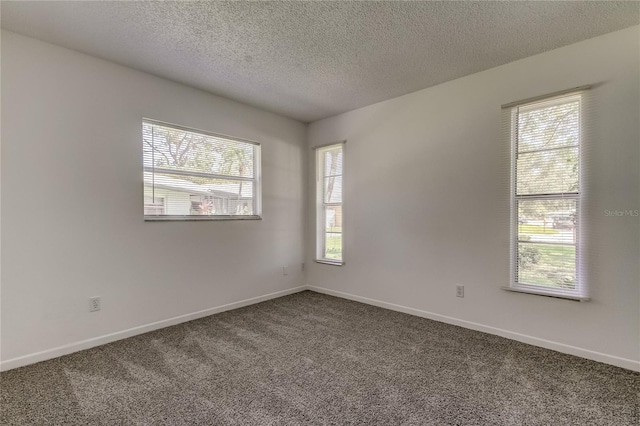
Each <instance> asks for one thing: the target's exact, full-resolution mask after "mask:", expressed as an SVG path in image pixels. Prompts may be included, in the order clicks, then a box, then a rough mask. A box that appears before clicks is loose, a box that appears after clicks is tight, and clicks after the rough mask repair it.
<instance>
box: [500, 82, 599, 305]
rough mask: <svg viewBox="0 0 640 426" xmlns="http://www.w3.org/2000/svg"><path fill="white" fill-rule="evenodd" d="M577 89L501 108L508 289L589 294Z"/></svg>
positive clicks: (575, 295)
mask: <svg viewBox="0 0 640 426" xmlns="http://www.w3.org/2000/svg"><path fill="white" fill-rule="evenodd" d="M582 98H583V96H582V94H581V92H577V93H570V94H563V95H561V96H553V97H551V98H548V99H542V100H536V101H533V102H528V103H524V104H520V105H515V106H510V107H508V108H506V113H507V114H508V116H509V121H510V123H511V126H510V128H511V153H512V156H511V169H512V178H511V183H512V184H511V225H510V227H511V287H510V288H511V289H513V290H517V291H524V292H529V293H538V294H543V295H551V296H560V297H567V298H574V299H586V298H587V292H586V280H585V278H586V277H584V273H583V271H582V267H581V266H582V254H583V251H584V244H583V241H582V238H581V235H582V221H581V219H582V214H581V208H582V205H581V201H582V199H583V195H584V190H583V189H584V188H583V187H582V185H581V173H582V161H581V154H582V146H581V145H582V120H583V117H582V114H581V110H582Z"/></svg>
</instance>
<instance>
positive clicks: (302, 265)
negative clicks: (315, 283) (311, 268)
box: [300, 262, 304, 272]
mask: <svg viewBox="0 0 640 426" xmlns="http://www.w3.org/2000/svg"><path fill="white" fill-rule="evenodd" d="M300 270H301V271H302V272H304V262H302V263H301V264H300Z"/></svg>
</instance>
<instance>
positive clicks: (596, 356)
mask: <svg viewBox="0 0 640 426" xmlns="http://www.w3.org/2000/svg"><path fill="white" fill-rule="evenodd" d="M304 290H311V291H315V292H317V293H323V294H328V295H331V296H336V297H340V298H343V299H348V300H354V301H356V302H361V303H366V304H368V305H373V306H378V307H381V308H385V309H390V310H392V311H397V312H403V313H406V314H410V315H415V316H418V317H422V318H427V319H431V320H435V321H439V322H444V323H447V324H452V325H457V326H460V327H464V328H468V329H471V330H476V331H481V332H484V333H489V334H494V335H497V336H501V337H505V338H507V339H511V340H516V341H518V342H522V343H527V344H530V345H534V346H539V347H542V348H546V349H551V350H554V351H558V352H562V353H566V354H570V355H575V356H578V357H581V358H586V359H590V360H593V361H598V362H603V363H605V364H610V365H615V366H617V367H622V368H626V369H628V370H633V371H640V362H638V361H634V360H632V359H626V358H620V357H616V356H613V355H608V354H603V353H600V352H595V351H590V350H588V349H583V348H578V347H575V346H570V345H565V344H563V343H558V342H553V341H550V340H545V339H540V338H537V337H532V336H528V335H525V334H520V333H515V332H512V331H508V330H504V329H501V328H496V327H491V326H487V325H483V324H478V323H475V322H472V321H465V320H461V319H458V318H453V317H449V316H446V315H440V314H435V313H432V312H427V311H423V310H421V309H415V308H409V307H407V306H402V305H397V304H394V303H388V302H383V301H381V300H376V299H370V298H368V297H363V296H356V295H354V294H350V293H344V292H341V291H336V290H330V289H326V288H323V287H316V286H310V285H304V286H299V287H294V288H290V289H287V290H282V291H277V292H275V293H270V294H265V295H263V296H258V297H252V298H250V299H245V300H240V301H238V302H233V303H228V304H226V305H222V306H217V307H213V308H209V309H204V310H202V311H198V312H193V313H190V314H185V315H180V316H177V317H174V318H169V319H166V320H162V321H157V322H154V323H151V324H146V325H141V326H138V327H133V328H130V329H128V330H122V331H118V332H115V333H110V334H106V335H103V336H98V337H94V338H91V339H86V340H82V341H79V342H75V343H70V344H67V345H63V346H59V347H56V348H52V349H47V350H45V351H41V352H36V353H33V354H28V355H24V356H20V357H17V358H12V359H8V360H6V361H2V362H0V371H7V370H11V369H13V368H18V367H23V366H25V365H29V364H34V363H36V362H40V361H46V360H48V359H53V358H57V357H60V356H63V355H68V354H71V353H74V352H78V351H82V350H85V349H90V348H93V347H95V346H100V345H104V344H107V343H111V342H115V341H116V340H121V339H126V338H128V337H132V336H136V335H138V334H143V333H147V332H149V331H154V330H158V329H161V328H165V327H169V326H172V325H176V324H180V323H183V322H187V321H192V320H195V319H198V318H203V317H206V316H209V315H213V314H216V313H219V312H224V311H229V310H231V309H237V308H242V307H244V306H249V305H253V304H256V303H260V302H264V301H266V300H270V299H275V298H278V297H282V296H286V295H289V294H293V293H298V292H301V291H304Z"/></svg>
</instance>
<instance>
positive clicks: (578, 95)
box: [502, 86, 590, 301]
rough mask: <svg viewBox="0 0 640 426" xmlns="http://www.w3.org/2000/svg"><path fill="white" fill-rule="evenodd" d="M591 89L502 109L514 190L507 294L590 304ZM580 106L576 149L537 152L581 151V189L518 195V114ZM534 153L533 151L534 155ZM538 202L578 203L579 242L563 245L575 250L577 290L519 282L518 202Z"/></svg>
mask: <svg viewBox="0 0 640 426" xmlns="http://www.w3.org/2000/svg"><path fill="white" fill-rule="evenodd" d="M589 88H590V87H589V86H582V87H579V88H575V89H571V90H567V91H562V92H556V93H554V94H550V95H545V96H539V97H536V98H531V99H527V100H524V101H520V102H514V103H511V104H508V105H503V106H502V108H503V109H504V110H505V111H506V115H507V116H508V118H505V119H506V120H508V129H509V142H510V143H509V156H510V186H509V200H510V221H509V227H510V244H509V246H510V251H509V259H510V276H509V286H508V287H503V289H505V290H509V291H515V292H520V293H528V294H535V295H541V296H551V297H557V298H563V299H570V300H578V301H587V300H589V296H588V288H587V283H586V281H587V280H586V274H585V272H584V261H583V259H584V253H585V246H584V233H585V220H584V217H585V214H584V204H585V203H584V199H585V184H584V181H585V179H584V175H585V170H584V168H585V160H584V152H585V115H584V110H585V107H584V103H585V91H586V90H587V89H589ZM575 101H577V102H578V142H577V144H576V145H573V146H572V145H567V146H561V147H551V148H547V149H539V150H535V151H536V152H537V151H540V152H543V151H551V150H559V149H571V148H572V147H573V148H577V150H578V155H577V157H578V187H577V190H576V191H570V192H562V193H560V192H556V193H536V194H518V193H517V184H518V180H517V178H518V174H517V161H518V154H522V153H519V152H518V141H519V139H518V124H519V123H518V119H519V117H518V114H519V113H520V112H521V110H522V109H525V110H526V109H535V107H536V106H538V105H545V104H546V105H545V106H552V105H554V104H557V105H562V104H565V103H570V102H575ZM532 152H533V151H532ZM523 200H526V201H535V200H574V201H575V203H576V207H575V226H574V228H575V242H574V243H573V244H568V243H559V244H560V245H563V246H571V245H573V246H575V288H574V289H573V290H567V289H559V288H558V289H555V288H553V287H547V286H543V285H536V284H531V283H525V282H518V270H517V268H518V243H519V242H520V240H519V224H520V223H519V213H518V202H520V201H523Z"/></svg>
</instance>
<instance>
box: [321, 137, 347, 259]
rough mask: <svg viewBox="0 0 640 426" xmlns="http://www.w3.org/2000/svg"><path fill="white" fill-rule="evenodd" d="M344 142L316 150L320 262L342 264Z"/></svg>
mask: <svg viewBox="0 0 640 426" xmlns="http://www.w3.org/2000/svg"><path fill="white" fill-rule="evenodd" d="M343 162H344V142H341V143H338V144H334V145H329V146H324V147H320V148H317V149H316V170H317V182H316V197H317V203H316V204H317V211H316V218H317V239H316V241H317V256H316V260H317V261H318V262H321V263H330V264H335V265H342V264H343V263H344V241H343V238H342V232H343V210H342V167H343Z"/></svg>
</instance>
